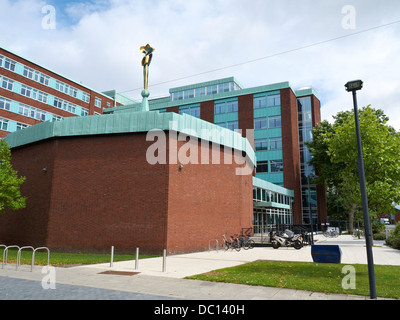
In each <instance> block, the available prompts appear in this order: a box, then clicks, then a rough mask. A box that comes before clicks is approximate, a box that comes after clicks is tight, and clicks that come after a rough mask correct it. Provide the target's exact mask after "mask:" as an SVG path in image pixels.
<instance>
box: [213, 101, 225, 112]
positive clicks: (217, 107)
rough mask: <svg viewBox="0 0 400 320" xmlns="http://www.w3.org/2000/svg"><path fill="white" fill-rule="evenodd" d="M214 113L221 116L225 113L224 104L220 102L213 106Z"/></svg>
mask: <svg viewBox="0 0 400 320" xmlns="http://www.w3.org/2000/svg"><path fill="white" fill-rule="evenodd" d="M214 109H215V110H214V111H215V112H214V113H215V114H222V113H225V102H222V103H216V104H215V107H214Z"/></svg>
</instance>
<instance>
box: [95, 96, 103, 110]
mask: <svg viewBox="0 0 400 320" xmlns="http://www.w3.org/2000/svg"><path fill="white" fill-rule="evenodd" d="M94 106H95V107H97V108H101V99H100V98H97V97H96V98H95V99H94Z"/></svg>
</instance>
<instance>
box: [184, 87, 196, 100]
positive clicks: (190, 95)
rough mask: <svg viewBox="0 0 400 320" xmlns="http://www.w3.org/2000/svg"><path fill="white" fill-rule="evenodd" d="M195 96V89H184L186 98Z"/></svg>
mask: <svg viewBox="0 0 400 320" xmlns="http://www.w3.org/2000/svg"><path fill="white" fill-rule="evenodd" d="M190 98H194V89H191V90H186V91H184V99H190Z"/></svg>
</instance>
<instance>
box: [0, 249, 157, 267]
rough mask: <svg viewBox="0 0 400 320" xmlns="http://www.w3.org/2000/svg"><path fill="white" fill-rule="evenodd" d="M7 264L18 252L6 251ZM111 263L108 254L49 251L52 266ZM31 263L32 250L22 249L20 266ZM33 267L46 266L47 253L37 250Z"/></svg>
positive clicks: (121, 256)
mask: <svg viewBox="0 0 400 320" xmlns="http://www.w3.org/2000/svg"><path fill="white" fill-rule="evenodd" d="M7 251H8V254H7V262H8V263H16V262H17V253H18V250H17V249H14V248H10V249H8V250H7ZM3 252H4V248H0V257H1V261H3ZM139 257H140V259H145V258H152V257H156V256H154V255H153V256H150V255H142V254H140V256H139ZM134 259H135V254H132V255H128V254H115V253H114V258H113V261H114V262H117V261H126V260H134ZM110 261H111V255H110V254H86V253H59V252H51V251H50V265H52V266H66V265H75V264H94V263H107V262H110ZM31 263H32V250H31V249H23V250H22V251H21V264H29V265H30V264H31ZM35 265H47V251H42V250H38V251H36V252H35Z"/></svg>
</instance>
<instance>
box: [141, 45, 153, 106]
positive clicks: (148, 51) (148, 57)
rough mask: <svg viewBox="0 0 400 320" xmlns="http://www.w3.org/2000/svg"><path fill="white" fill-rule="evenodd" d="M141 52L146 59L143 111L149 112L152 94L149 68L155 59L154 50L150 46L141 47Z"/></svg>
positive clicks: (144, 65) (143, 63) (144, 60)
mask: <svg viewBox="0 0 400 320" xmlns="http://www.w3.org/2000/svg"><path fill="white" fill-rule="evenodd" d="M140 51H141V52H142V53H144V57H143V59H142V66H143V80H144V89H143V91H142V97H143V100H142V111H149V102H148V98H149V95H150V92H149V90H148V85H149V66H150V63H151V59H152V58H153V52H154V48H152V47H150V45H149V44H147V45H146V46H143V47H140Z"/></svg>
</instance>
